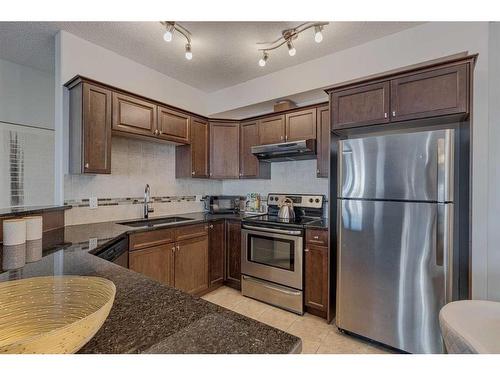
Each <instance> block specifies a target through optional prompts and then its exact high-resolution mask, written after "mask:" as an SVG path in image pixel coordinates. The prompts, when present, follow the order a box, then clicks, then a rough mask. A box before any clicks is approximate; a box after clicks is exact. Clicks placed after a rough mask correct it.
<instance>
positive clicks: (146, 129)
mask: <svg viewBox="0 0 500 375" xmlns="http://www.w3.org/2000/svg"><path fill="white" fill-rule="evenodd" d="M156 112H157V109H156V105H155V104H153V103H151V102H148V101H145V100H142V99H139V98H136V97H134V96H131V95H125V94H121V93H118V92H113V130H115V131H121V132H125V133H131V134H136V135H146V136H152V135H154V134H155V130H156V128H157V126H156V115H157V113H156Z"/></svg>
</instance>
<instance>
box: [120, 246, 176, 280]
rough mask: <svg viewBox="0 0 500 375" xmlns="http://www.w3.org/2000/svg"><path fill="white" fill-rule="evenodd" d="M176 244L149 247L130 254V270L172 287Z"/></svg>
mask: <svg viewBox="0 0 500 375" xmlns="http://www.w3.org/2000/svg"><path fill="white" fill-rule="evenodd" d="M173 246H174V244H165V245H160V246H153V247H148V248H146V249H142V250H136V251H131V252H130V253H129V259H128V262H129V268H130V269H131V270H133V271H135V272H139V273H142V274H143V275H146V276H148V277H151V278H152V279H155V280H156V281H159V282H161V283H163V284H167V285H172V256H173V252H172V248H173Z"/></svg>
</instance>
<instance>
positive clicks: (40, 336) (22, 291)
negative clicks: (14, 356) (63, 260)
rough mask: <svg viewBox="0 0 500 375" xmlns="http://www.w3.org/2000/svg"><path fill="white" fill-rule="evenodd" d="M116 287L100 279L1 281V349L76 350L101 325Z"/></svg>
mask: <svg viewBox="0 0 500 375" xmlns="http://www.w3.org/2000/svg"><path fill="white" fill-rule="evenodd" d="M115 293H116V288H115V284H113V283H112V282H111V281H109V280H106V279H103V278H100V277H85V276H54V277H53V276H48V277H33V278H30V279H22V280H15V281H6V282H1V283H0V353H31V354H40V353H75V352H77V351H78V350H79V349H80V348H81V347H82V346H83V345H85V344H86V343H87V342H88V341H89V340H90V339H91V338H92V337H93V336H94V335H95V334H96V333H97V331H98V330H99V328H101V326H102V324H103V323H104V320H106V317H107V316H108V314H109V311H110V310H111V306H112V305H113V301H114V299H115Z"/></svg>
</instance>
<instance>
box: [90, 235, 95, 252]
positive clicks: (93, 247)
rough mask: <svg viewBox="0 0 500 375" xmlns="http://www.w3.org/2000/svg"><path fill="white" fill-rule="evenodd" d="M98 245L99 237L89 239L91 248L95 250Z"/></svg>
mask: <svg viewBox="0 0 500 375" xmlns="http://www.w3.org/2000/svg"><path fill="white" fill-rule="evenodd" d="M96 247H97V237H96V238H90V239H89V250H94V249H95V248H96Z"/></svg>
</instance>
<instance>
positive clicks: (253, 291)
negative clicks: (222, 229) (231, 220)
mask: <svg viewBox="0 0 500 375" xmlns="http://www.w3.org/2000/svg"><path fill="white" fill-rule="evenodd" d="M241 234H242V237H241V241H242V252H241V273H242V275H243V276H242V293H243V295H246V296H249V297H252V298H255V299H259V300H262V301H264V302H268V303H271V304H274V305H277V306H279V307H283V308H285V309H288V310H291V311H294V312H297V313H300V314H302V313H303V294H302V284H303V281H302V279H303V276H302V275H303V272H302V268H303V267H302V264H303V260H302V256H303V230H302V229H295V228H293V229H292V228H290V229H283V228H279V229H278V228H272V227H269V226H267V227H259V226H252V225H247V224H243V226H242V231H241Z"/></svg>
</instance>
